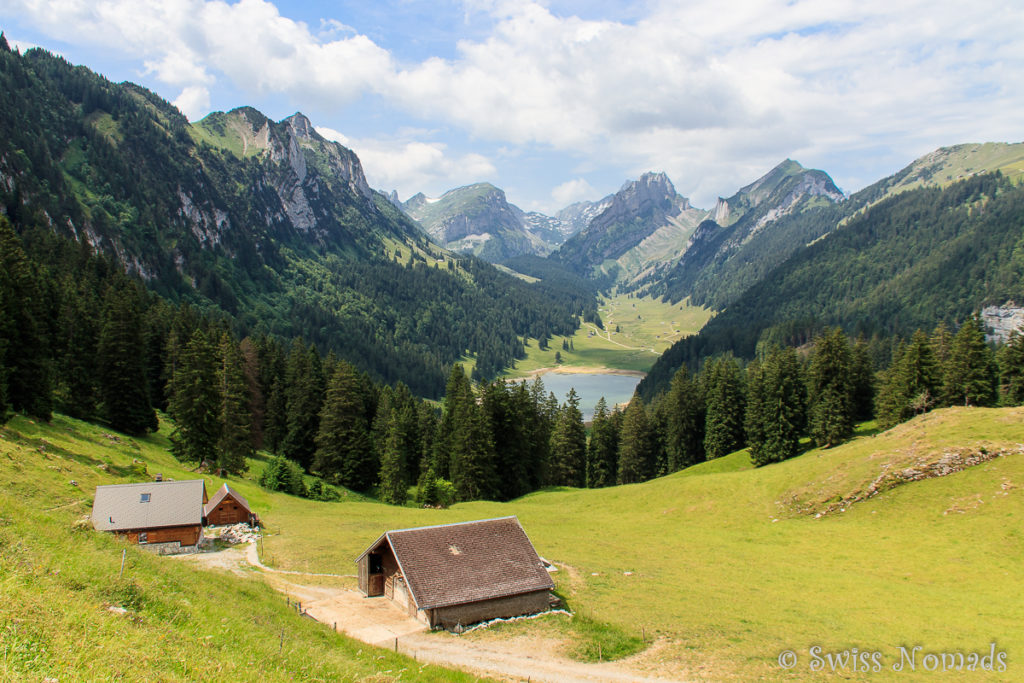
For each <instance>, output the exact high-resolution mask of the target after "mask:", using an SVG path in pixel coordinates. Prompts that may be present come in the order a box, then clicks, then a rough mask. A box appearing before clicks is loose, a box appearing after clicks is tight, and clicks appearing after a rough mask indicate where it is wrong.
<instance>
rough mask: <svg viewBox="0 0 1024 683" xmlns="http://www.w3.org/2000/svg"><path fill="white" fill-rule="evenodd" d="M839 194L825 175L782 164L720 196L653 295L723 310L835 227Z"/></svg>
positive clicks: (788, 162)
mask: <svg viewBox="0 0 1024 683" xmlns="http://www.w3.org/2000/svg"><path fill="white" fill-rule="evenodd" d="M842 200H843V194H842V192H840V190H839V188H837V187H836V186H835V184H834V183H833V182H832V179H831V178H830V177H829V176H828V174H827V173H825V172H823V171H818V170H808V169H805V168H804V167H803V166H801V165H800V164H798V163H797V162H795V161H792V160H790V159H786V160H785V161H784V162H782V163H781V164H779V165H778V166H776V167H775V168H773V169H772V170H771V171H769V172H768V173H767V174H765V175H764V176H763V177H761V178H760V179H758V180H757V181H755V182H753V183H751V184H750V185H747V186H746V187H743V188H741V189H740V190H739V191H738V192H737V193H736V194H734V195H733V196H732V197H729V198H728V199H719V200H718V204H717V206H716V207H715V209H714V211H713V212H712V214H711V215H710V216H709V219H708V220H705V221H704V222H703V223H701V225H700V226H699V227H698V228H697V230H696V232H695V233H694V234H693V236H692V238H691V239H690V242H689V244H688V245H687V246H686V249H685V251H684V252H683V253H682V255H681V257H680V258H679V259H678V261H677V262H676V263H675V264H674V266H673V267H672V269H671V270H670V271H669V272H667V273H665V274H663V275H661V277H659V278H658V279H656V280H654V281H652V282H651V284H650V290H649V291H650V293H652V294H655V295H657V296H663V297H665V298H666V299H668V300H670V301H673V302H676V301H680V300H682V299H684V298H687V297H689V299H690V302H691V303H693V304H697V305H701V306H707V307H709V308H713V309H716V310H721V309H723V308H725V307H726V306H727V305H728V304H729V303H730V302H731V301H732V300H733V299H735V298H736V297H737V296H739V294H741V293H742V292H743V291H744V290H745V289H746V288H747V287H749V286H750V285H752V284H753V283H755V282H757V281H758V280H760V279H761V278H762V277H764V276H765V274H767V273H768V271H770V270H771V269H772V268H773V267H775V266H776V265H778V264H779V263H781V262H782V261H784V260H785V259H786V258H787V257H788V256H789V255H790V254H792V253H793V252H794V251H796V250H797V249H799V248H800V247H802V246H804V245H805V244H808V243H810V242H812V241H814V240H815V239H817V238H819V237H821V236H822V235H823V234H825V233H826V232H828V230H830V229H831V228H832V227H834V222H830V221H829V220H828V219H827V218H825V219H824V220H823V216H826V217H827V216H828V215H830V213H831V212H832V211H834V207H835V205H836V203H837V202H841V201H842Z"/></svg>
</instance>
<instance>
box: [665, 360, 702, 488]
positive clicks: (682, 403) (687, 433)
mask: <svg viewBox="0 0 1024 683" xmlns="http://www.w3.org/2000/svg"><path fill="white" fill-rule="evenodd" d="M665 404H666V405H665V411H666V418H667V420H666V424H665V432H666V433H665V439H666V444H665V450H666V453H667V455H668V470H669V472H676V471H678V470H681V469H683V468H684V467H689V466H690V465H696V464H697V463H699V462H703V460H704V420H705V416H704V397H703V396H702V395H701V391H700V386H699V385H698V384H697V382H695V381H694V380H693V379H691V378H690V373H689V371H688V370H687V369H686V366H685V365H683V366H682V367H681V368H679V370H678V371H677V372H676V374H675V375H674V376H673V377H672V383H671V385H670V388H669V391H668V394H667V395H666V398H665Z"/></svg>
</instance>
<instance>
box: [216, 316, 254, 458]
mask: <svg viewBox="0 0 1024 683" xmlns="http://www.w3.org/2000/svg"><path fill="white" fill-rule="evenodd" d="M219 360H220V366H219V368H218V371H217V380H218V383H219V386H220V427H221V429H220V439H219V440H218V443H217V466H218V467H219V468H221V469H223V470H225V471H227V472H230V473H232V474H241V473H242V472H245V470H246V469H248V464H247V463H246V458H249V457H252V455H253V452H254V451H253V446H252V413H251V412H250V408H249V406H250V405H251V401H252V397H251V395H250V393H249V383H248V381H247V380H246V376H245V359H244V357H243V356H242V351H241V349H239V347H238V345H237V344H235V340H234V339H233V338H232V337H231V335H229V334H228V333H226V332H225V333H224V334H223V335H221V339H220V349H219Z"/></svg>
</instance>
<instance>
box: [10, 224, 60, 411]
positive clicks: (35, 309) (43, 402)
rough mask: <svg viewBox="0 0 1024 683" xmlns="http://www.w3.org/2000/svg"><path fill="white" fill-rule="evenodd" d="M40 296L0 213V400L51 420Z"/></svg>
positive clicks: (25, 259) (18, 244) (29, 267)
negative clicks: (0, 393)
mask: <svg viewBox="0 0 1024 683" xmlns="http://www.w3.org/2000/svg"><path fill="white" fill-rule="evenodd" d="M44 300H45V299H44V297H43V296H42V291H41V288H40V286H39V281H38V278H37V277H36V276H35V275H34V274H33V268H32V265H31V263H30V261H29V259H28V256H27V255H26V254H25V250H24V249H23V248H22V246H21V240H20V239H19V238H18V235H17V234H16V233H15V232H14V229H13V228H12V227H11V225H10V223H9V222H8V221H7V218H6V217H4V216H0V351H2V353H3V355H2V356H0V372H2V373H3V375H4V376H3V377H2V378H0V379H2V385H3V387H2V388H3V389H4V392H5V393H4V396H3V398H2V399H0V403H2V404H6V406H7V407H8V408H9V409H12V410H16V411H22V412H25V413H28V414H29V415H32V416H33V417H37V418H40V419H42V420H49V419H50V416H51V411H52V410H53V396H52V387H51V369H50V357H49V354H50V351H49V344H48V340H47V336H46V326H45V319H44V314H43V310H42V305H43V302H44ZM3 414H4V413H3V411H0V417H2V415H3Z"/></svg>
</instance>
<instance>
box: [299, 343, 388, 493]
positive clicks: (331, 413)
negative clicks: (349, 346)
mask: <svg viewBox="0 0 1024 683" xmlns="http://www.w3.org/2000/svg"><path fill="white" fill-rule="evenodd" d="M369 427H370V426H369V424H367V422H366V415H365V413H364V412H363V396H362V382H361V381H360V377H359V373H358V372H357V371H356V369H355V368H354V367H353V366H352V364H351V363H348V362H347V361H341V362H340V363H338V366H337V368H336V369H335V371H334V375H333V376H332V377H331V379H330V382H329V383H328V385H327V397H326V399H325V400H324V404H323V411H322V413H321V414H320V419H319V432H318V433H317V436H316V446H317V448H316V456H315V458H314V460H313V471H314V472H316V473H317V474H319V475H320V476H322V477H324V478H325V479H327V480H328V481H330V482H332V483H337V484H342V485H344V486H346V487H348V488H350V489H354V490H356V491H366V490H368V489H369V488H370V487H371V486H373V484H374V483H375V481H376V479H377V474H378V472H379V470H380V463H379V461H378V460H377V457H376V453H375V451H374V448H373V444H372V442H371V440H370V431H369Z"/></svg>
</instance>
